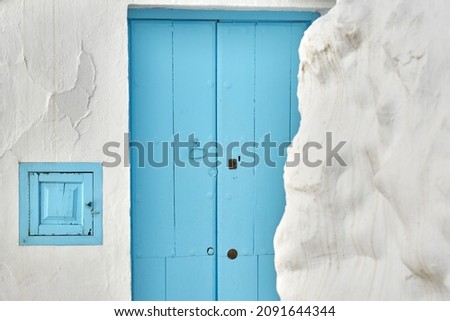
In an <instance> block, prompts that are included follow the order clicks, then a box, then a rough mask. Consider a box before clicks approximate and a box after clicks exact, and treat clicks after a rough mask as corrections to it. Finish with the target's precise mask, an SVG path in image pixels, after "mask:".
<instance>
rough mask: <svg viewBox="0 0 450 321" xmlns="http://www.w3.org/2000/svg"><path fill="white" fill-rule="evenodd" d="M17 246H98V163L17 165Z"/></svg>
mask: <svg viewBox="0 0 450 321" xmlns="http://www.w3.org/2000/svg"><path fill="white" fill-rule="evenodd" d="M19 194H20V196H19V198H20V204H19V236H20V242H19V243H20V245H99V244H102V242H103V228H102V207H103V205H102V167H101V165H100V164H98V163H21V164H20V165H19Z"/></svg>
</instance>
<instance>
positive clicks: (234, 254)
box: [227, 249, 238, 260]
mask: <svg viewBox="0 0 450 321" xmlns="http://www.w3.org/2000/svg"><path fill="white" fill-rule="evenodd" d="M227 256H228V258H229V259H230V260H234V259H235V258H237V256H238V252H237V251H236V250H235V249H231V250H228V253H227Z"/></svg>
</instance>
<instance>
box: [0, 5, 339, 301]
mask: <svg viewBox="0 0 450 321" xmlns="http://www.w3.org/2000/svg"><path fill="white" fill-rule="evenodd" d="M130 4H131V5H136V6H160V7H191V8H193V7H195V8H203V9H204V8H209V9H211V8H240V9H255V8H258V9H274V10H291V9H295V10H298V9H302V10H319V11H326V10H327V9H329V8H330V7H332V5H333V4H334V1H330V0H309V1H308V0H277V1H272V0H253V1H250V0H247V1H238V0H232V1H225V0H210V1H206V0H191V1H186V0H185V1H181V0H178V1H175V0H172V1H170V0H167V1H125V0H123V1H120V0H115V1H110V0H77V1H69V0H37V1H34V0H33V1H32V0H24V1H18V0H2V1H0V216H1V220H0V222H1V225H0V226H1V228H2V232H1V233H0V299H8V300H127V299H130V296H131V289H130V284H131V280H130V278H131V276H130V275H131V272H130V271H131V270H130V253H129V248H130V217H129V206H130V196H129V172H128V169H127V168H124V167H117V168H105V169H104V182H103V191H104V192H103V197H104V208H103V215H104V220H103V221H104V245H103V246H85V247H78V246H73V247H40V246H34V247H25V246H24V247H19V245H18V244H19V240H18V230H19V227H18V203H19V200H18V163H19V162H37V161H51V162H54V161H60V162H69V161H76V162H79V161H93V162H101V161H103V160H105V156H104V155H103V153H102V146H103V144H104V143H105V142H108V141H117V142H121V143H122V146H123V142H122V140H123V135H124V133H125V132H127V131H128V39H127V32H128V31H127V20H126V17H127V7H128V5H130Z"/></svg>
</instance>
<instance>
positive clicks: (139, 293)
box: [132, 258, 166, 301]
mask: <svg viewBox="0 0 450 321" xmlns="http://www.w3.org/2000/svg"><path fill="white" fill-rule="evenodd" d="M132 282H133V286H132V291H133V293H132V297H133V300H136V301H147V300H154V301H163V300H166V259H165V258H138V259H136V258H135V259H134V260H133V278H132Z"/></svg>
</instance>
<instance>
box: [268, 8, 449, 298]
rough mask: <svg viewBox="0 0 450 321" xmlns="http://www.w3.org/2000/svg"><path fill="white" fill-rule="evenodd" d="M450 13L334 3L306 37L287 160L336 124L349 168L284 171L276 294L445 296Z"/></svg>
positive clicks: (335, 137)
mask: <svg viewBox="0 0 450 321" xmlns="http://www.w3.org/2000/svg"><path fill="white" fill-rule="evenodd" d="M449 10H450V3H449V2H448V1H445V0H436V1H430V2H424V1H419V0H379V1H372V0H358V1H356V0H340V1H338V2H337V5H336V6H335V7H334V8H333V9H332V10H331V11H330V12H329V13H328V14H326V15H325V16H323V17H322V18H320V19H318V20H317V21H316V22H315V23H314V24H313V25H312V26H311V28H310V29H309V30H308V31H307V32H306V34H305V37H304V38H303V41H302V44H301V46H300V55H301V60H302V64H301V67H300V69H301V72H300V75H299V76H300V83H301V86H300V90H299V96H300V101H301V103H300V110H301V113H302V127H301V129H300V132H299V134H298V135H297V136H296V138H295V140H294V143H293V147H292V148H291V150H290V154H289V157H290V158H292V157H293V155H294V153H302V146H304V144H305V143H306V142H308V141H317V142H321V143H323V142H324V139H325V132H327V131H331V132H333V140H334V141H336V142H337V141H339V140H347V141H348V143H347V144H346V146H345V148H344V149H343V150H342V152H341V155H342V157H343V158H344V159H345V160H346V162H347V163H348V166H347V167H340V166H338V165H337V163H335V164H334V165H333V166H331V167H326V166H320V167H317V168H308V167H306V166H298V167H290V168H286V169H285V185H286V191H287V207H286V212H285V214H284V217H283V219H282V221H281V224H280V226H279V227H278V230H277V233H276V238H275V253H276V268H277V272H278V280H277V282H278V283H277V287H278V291H279V293H280V295H281V298H282V299H284V300H440V299H446V300H448V299H450V163H449V161H448V160H449V157H450V108H449V103H448V102H449V101H450V90H449V88H450V56H449V55H448V52H449V50H450V42H449V39H450V28H449V27H448V26H449V22H448V21H449V20H448V12H449ZM319 93H320V94H319ZM318 154H319V156H322V157H323V155H320V153H318ZM316 156H317V155H316Z"/></svg>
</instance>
